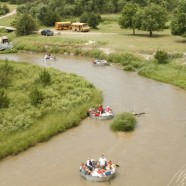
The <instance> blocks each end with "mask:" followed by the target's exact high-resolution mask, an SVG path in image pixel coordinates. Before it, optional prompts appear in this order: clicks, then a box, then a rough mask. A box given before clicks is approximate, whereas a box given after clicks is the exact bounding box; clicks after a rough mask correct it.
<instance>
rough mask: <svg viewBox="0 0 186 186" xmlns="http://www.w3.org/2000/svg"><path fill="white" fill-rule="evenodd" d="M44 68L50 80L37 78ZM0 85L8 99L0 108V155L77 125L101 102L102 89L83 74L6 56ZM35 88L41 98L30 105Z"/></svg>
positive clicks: (2, 63) (1, 65)
mask: <svg viewBox="0 0 186 186" xmlns="http://www.w3.org/2000/svg"><path fill="white" fill-rule="evenodd" d="M44 70H45V72H46V71H47V73H48V74H50V77H51V81H50V82H49V84H43V82H42V81H41V80H42V79H40V77H41V76H40V75H41V74H42V73H43V71H44ZM0 87H1V89H3V90H4V92H5V94H6V96H7V97H8V99H9V106H8V108H1V109H0V159H1V158H4V157H6V156H8V155H12V154H16V153H18V152H20V151H23V150H25V149H27V148H28V147H30V146H33V145H35V144H36V143H38V142H42V141H46V140H48V139H49V138H50V137H52V136H53V135H55V134H57V133H59V132H63V131H65V130H67V129H69V128H72V127H74V126H77V125H78V124H79V123H80V121H81V119H83V118H84V117H86V116H87V110H88V109H89V108H90V107H92V106H95V105H97V104H98V103H100V102H102V96H101V92H100V91H99V90H97V89H96V88H95V87H94V85H93V84H92V83H89V82H87V81H86V80H85V79H84V78H83V77H80V76H77V75H75V74H66V73H63V72H60V71H58V70H55V69H52V68H47V69H45V68H42V67H39V66H34V65H28V64H24V63H13V62H10V61H7V60H5V61H0ZM35 88H37V89H38V90H39V91H40V92H41V94H42V97H43V99H42V101H41V102H38V104H34V105H33V104H32V99H31V97H30V93H31V92H32V91H33V90H34V89H35ZM15 95H16V96H15ZM1 99H2V97H1Z"/></svg>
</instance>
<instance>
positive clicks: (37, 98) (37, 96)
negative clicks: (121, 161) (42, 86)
mask: <svg viewBox="0 0 186 186" xmlns="http://www.w3.org/2000/svg"><path fill="white" fill-rule="evenodd" d="M43 99H44V97H43V93H42V92H41V91H40V90H38V89H37V88H35V89H34V90H32V91H31V92H30V101H31V104H32V105H34V106H37V105H39V104H41V103H42V101H43Z"/></svg>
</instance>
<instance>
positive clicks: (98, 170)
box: [80, 155, 116, 177]
mask: <svg viewBox="0 0 186 186" xmlns="http://www.w3.org/2000/svg"><path fill="white" fill-rule="evenodd" d="M80 172H82V174H84V175H91V176H98V177H106V176H107V175H111V174H114V173H115V172H116V164H113V163H112V161H111V160H110V161H107V159H106V158H105V156H104V155H102V156H101V158H99V160H98V161H96V160H94V159H91V158H88V160H87V162H86V163H81V165H80Z"/></svg>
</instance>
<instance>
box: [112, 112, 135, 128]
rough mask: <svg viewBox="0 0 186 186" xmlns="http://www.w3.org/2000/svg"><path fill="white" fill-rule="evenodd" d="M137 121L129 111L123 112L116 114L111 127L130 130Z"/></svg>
mask: <svg viewBox="0 0 186 186" xmlns="http://www.w3.org/2000/svg"><path fill="white" fill-rule="evenodd" d="M136 123H137V121H136V118H135V117H134V115H133V114H131V113H129V112H124V113H121V114H118V115H116V117H115V118H114V120H113V121H112V123H111V129H112V130H114V131H122V132H124V131H125V132H127V131H132V130H134V127H135V125H136Z"/></svg>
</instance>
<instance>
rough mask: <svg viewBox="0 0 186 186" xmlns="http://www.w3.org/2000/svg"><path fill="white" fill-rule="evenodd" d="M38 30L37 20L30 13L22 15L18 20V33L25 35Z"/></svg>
mask: <svg viewBox="0 0 186 186" xmlns="http://www.w3.org/2000/svg"><path fill="white" fill-rule="evenodd" d="M36 30H37V24H36V20H35V19H34V18H33V17H32V16H31V15H29V14H27V13H24V14H22V15H20V16H19V17H18V19H17V21H16V35H17V36H24V35H29V34H32V33H33V32H34V31H36Z"/></svg>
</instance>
